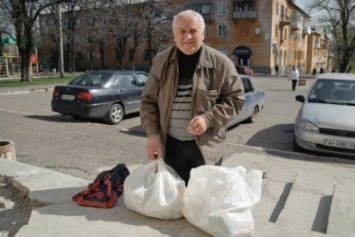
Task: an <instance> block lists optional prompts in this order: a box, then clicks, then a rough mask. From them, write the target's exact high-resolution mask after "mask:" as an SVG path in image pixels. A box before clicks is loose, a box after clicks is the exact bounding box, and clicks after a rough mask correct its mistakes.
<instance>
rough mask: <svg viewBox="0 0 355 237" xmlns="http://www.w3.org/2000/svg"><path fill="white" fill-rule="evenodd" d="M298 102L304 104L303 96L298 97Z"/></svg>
mask: <svg viewBox="0 0 355 237" xmlns="http://www.w3.org/2000/svg"><path fill="white" fill-rule="evenodd" d="M295 99H296V101H298V102H301V103H304V101H305V99H304V96H303V95H296V98H295Z"/></svg>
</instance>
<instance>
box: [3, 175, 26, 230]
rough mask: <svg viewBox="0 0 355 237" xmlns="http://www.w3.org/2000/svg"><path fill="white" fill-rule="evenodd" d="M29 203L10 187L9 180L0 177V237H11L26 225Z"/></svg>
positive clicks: (22, 195)
mask: <svg viewBox="0 0 355 237" xmlns="http://www.w3.org/2000/svg"><path fill="white" fill-rule="evenodd" d="M31 210H32V208H31V203H30V200H29V199H28V197H27V196H26V195H24V194H23V193H22V192H20V191H19V190H17V189H16V188H14V187H13V186H12V182H11V178H8V177H4V176H0V237H13V236H15V235H16V233H17V232H18V231H19V230H20V229H21V227H22V226H24V225H27V224H28V221H29V219H30V216H31Z"/></svg>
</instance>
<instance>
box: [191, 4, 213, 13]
mask: <svg viewBox="0 0 355 237" xmlns="http://www.w3.org/2000/svg"><path fill="white" fill-rule="evenodd" d="M190 9H191V10H194V11H196V12H198V13H200V14H201V15H205V14H210V13H211V4H208V3H206V4H195V5H191V6H190Z"/></svg>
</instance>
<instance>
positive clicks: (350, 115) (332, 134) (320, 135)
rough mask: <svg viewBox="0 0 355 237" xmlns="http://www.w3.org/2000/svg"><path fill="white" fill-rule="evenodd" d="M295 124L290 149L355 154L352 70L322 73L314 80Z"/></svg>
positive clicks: (300, 99) (300, 98) (354, 93)
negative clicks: (348, 71)
mask: <svg viewBox="0 0 355 237" xmlns="http://www.w3.org/2000/svg"><path fill="white" fill-rule="evenodd" d="M296 100H297V101H299V102H302V103H303V104H302V106H301V109H300V110H299V113H298V115H297V117H296V120H295V124H294V131H295V133H294V141H293V150H294V151H296V152H299V151H302V150H303V149H305V150H311V151H317V152H322V153H328V154H333V155H345V156H350V157H355V74H343V73H325V74H320V75H319V76H318V77H317V78H316V79H315V81H314V83H313V85H312V86H311V88H310V90H309V91H308V93H307V95H306V97H305V96H303V95H297V96H296Z"/></svg>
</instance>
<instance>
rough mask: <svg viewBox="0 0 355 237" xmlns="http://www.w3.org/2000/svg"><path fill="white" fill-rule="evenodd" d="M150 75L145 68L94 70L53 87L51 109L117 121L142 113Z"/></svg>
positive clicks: (82, 116) (74, 114) (78, 115)
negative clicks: (142, 104) (141, 100)
mask: <svg viewBox="0 0 355 237" xmlns="http://www.w3.org/2000/svg"><path fill="white" fill-rule="evenodd" d="M147 79H148V74H147V73H145V72H143V71H118V70H117V71H93V72H88V73H85V74H83V75H81V76H79V77H77V78H75V79H74V80H73V81H71V82H69V83H68V84H67V85H61V86H56V87H55V88H54V90H53V97H52V103H51V105H52V111H54V112H58V113H61V114H67V115H71V116H73V117H79V118H90V119H104V120H106V121H107V122H108V123H110V124H118V123H119V122H121V121H122V119H123V117H124V116H125V115H127V114H130V113H136V112H139V109H140V104H141V102H140V97H141V94H142V90H143V87H144V85H145V83H146V81H147Z"/></svg>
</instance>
